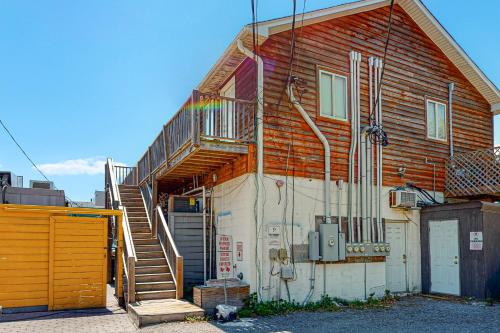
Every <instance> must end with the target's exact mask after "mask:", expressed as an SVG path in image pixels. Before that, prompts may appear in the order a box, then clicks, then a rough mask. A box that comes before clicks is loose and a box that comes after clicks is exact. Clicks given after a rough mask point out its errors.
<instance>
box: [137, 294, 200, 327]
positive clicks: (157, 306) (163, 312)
mask: <svg viewBox="0 0 500 333" xmlns="http://www.w3.org/2000/svg"><path fill="white" fill-rule="evenodd" d="M128 311H129V315H130V317H131V318H132V321H133V322H134V324H135V325H136V326H137V327H142V326H145V325H151V324H157V323H163V322H167V321H181V320H184V319H186V317H188V316H203V315H205V311H203V309H202V308H200V307H198V306H196V305H194V304H191V303H189V302H187V301H184V300H177V299H162V300H149V301H142V302H136V303H132V304H129V305H128Z"/></svg>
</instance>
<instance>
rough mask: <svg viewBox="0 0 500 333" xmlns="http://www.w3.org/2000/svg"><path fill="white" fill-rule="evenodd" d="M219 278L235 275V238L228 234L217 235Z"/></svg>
mask: <svg viewBox="0 0 500 333" xmlns="http://www.w3.org/2000/svg"><path fill="white" fill-rule="evenodd" d="M216 243H217V278H227V277H232V276H233V239H232V237H231V236H228V235H217V237H216Z"/></svg>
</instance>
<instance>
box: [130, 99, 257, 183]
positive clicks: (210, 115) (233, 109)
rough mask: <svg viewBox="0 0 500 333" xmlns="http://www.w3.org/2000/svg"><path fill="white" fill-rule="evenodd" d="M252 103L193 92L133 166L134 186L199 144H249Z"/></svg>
mask: <svg viewBox="0 0 500 333" xmlns="http://www.w3.org/2000/svg"><path fill="white" fill-rule="evenodd" d="M254 127H255V103H254V102H252V101H246V100H241V99H235V98H229V97H223V96H216V95H209V94H203V93H200V92H198V91H196V90H195V91H193V93H192V95H191V96H190V97H189V99H188V100H187V101H186V102H185V103H184V104H183V105H182V107H181V108H180V110H179V111H178V112H177V113H176V114H175V115H174V116H173V117H172V119H170V121H169V122H168V123H167V124H165V125H164V126H163V127H162V130H161V132H160V133H159V134H158V135H157V136H156V138H155V140H154V141H153V143H152V144H151V146H149V148H148V150H147V151H146V152H145V153H144V155H143V156H142V157H141V159H140V160H139V162H138V163H137V168H138V170H137V178H138V182H139V183H141V182H144V181H145V180H147V179H149V176H150V174H151V173H154V171H155V170H157V169H158V168H160V167H161V166H162V165H164V163H165V162H168V161H169V160H170V159H172V158H174V157H175V156H177V155H178V154H179V152H181V151H182V150H183V148H184V147H186V146H187V145H199V144H200V140H218V141H221V142H233V143H249V142H253V140H254V133H255V130H254Z"/></svg>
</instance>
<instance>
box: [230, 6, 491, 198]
mask: <svg viewBox="0 0 500 333" xmlns="http://www.w3.org/2000/svg"><path fill="white" fill-rule="evenodd" d="M388 15H389V8H388V7H386V8H380V9H377V10H374V11H371V12H368V13H361V14H356V15H351V16H347V17H342V18H337V19H334V20H330V21H326V22H323V23H318V24H314V25H311V26H307V27H304V28H303V29H297V32H296V33H297V49H296V59H297V60H296V63H295V65H294V67H293V74H294V75H296V76H297V77H299V78H300V80H301V102H302V105H303V106H304V108H305V109H306V111H307V112H308V113H309V114H310V115H311V117H312V118H313V119H314V120H315V122H316V123H317V124H318V126H319V127H320V129H321V130H322V131H323V132H324V133H325V135H326V136H327V138H328V139H329V141H330V144H331V146H332V179H339V178H342V179H344V180H347V177H348V153H349V145H350V122H342V121H335V120H330V119H327V118H324V117H318V113H319V111H318V103H317V98H318V96H317V89H318V87H317V66H323V67H327V68H331V69H332V71H334V72H339V73H344V74H348V73H349V52H350V51H351V50H356V51H358V52H361V53H362V56H363V61H362V65H361V108H362V125H366V124H367V117H368V108H369V106H368V65H367V59H368V57H369V56H377V57H382V55H383V48H384V43H385V38H386V29H387V20H388ZM393 22H394V23H393V32H392V35H391V43H390V46H389V52H388V55H387V62H386V63H387V67H386V70H385V78H384V81H385V82H384V89H383V119H384V127H385V129H386V131H387V134H388V135H389V142H390V145H389V146H388V147H387V148H386V149H384V176H383V177H384V179H383V182H384V185H386V186H393V185H400V184H403V183H405V182H407V181H411V182H414V183H415V184H417V185H420V186H422V187H424V188H427V189H432V178H433V173H432V165H426V164H425V157H428V158H429V159H430V160H432V161H436V162H437V166H436V167H437V174H436V177H437V189H438V190H443V188H444V162H445V160H446V159H447V157H448V154H449V142H445V143H441V142H436V141H432V140H429V139H427V138H426V122H425V98H426V97H431V98H437V99H439V100H444V101H446V100H447V94H448V82H454V83H455V93H454V105H453V109H454V110H453V124H454V136H453V137H454V145H455V149H456V151H463V150H470V149H481V148H485V147H490V146H491V145H492V115H491V113H490V111H489V110H490V107H489V105H488V103H487V102H486V100H485V99H484V98H483V97H482V96H481V95H480V94H479V92H478V91H477V90H476V89H475V88H474V87H473V86H472V85H471V84H470V83H469V82H468V81H467V80H466V79H465V77H464V76H463V75H462V74H461V73H460V72H459V71H458V69H457V68H456V67H455V66H454V65H453V64H452V63H451V62H450V61H449V60H448V59H447V58H446V57H445V55H444V54H443V53H442V52H441V51H440V50H439V49H438V47H437V46H436V45H434V44H433V42H432V41H431V40H430V39H429V38H428V37H427V36H426V35H425V34H424V33H423V31H422V30H421V29H420V28H419V27H418V26H417V25H416V23H415V22H413V20H412V19H411V18H410V17H409V16H408V15H406V13H404V11H403V10H402V9H401V8H400V7H399V6H396V7H395V12H394V21H393ZM289 45H290V32H283V33H280V34H276V35H273V36H271V37H270V38H269V39H268V40H267V41H266V42H265V43H264V44H263V45H262V47H261V54H262V57H263V60H264V67H265V73H264V80H265V81H264V82H265V83H264V84H265V89H264V91H265V96H264V101H265V118H264V124H265V125H264V126H265V130H264V131H265V132H264V135H265V138H264V140H265V150H264V157H265V162H264V164H265V165H264V172H266V173H273V174H284V173H285V165H286V160H287V155H288V147H289V145H292V144H293V149H292V152H291V157H290V161H289V162H290V163H289V165H290V168H292V167H295V174H296V175H298V176H303V177H311V178H322V177H323V149H322V145H321V144H320V142H319V140H318V139H317V138H316V137H315V136H314V134H313V133H312V131H311V130H310V129H309V127H308V126H307V125H306V123H305V122H304V121H303V120H302V118H301V117H300V115H299V113H298V112H297V111H296V110H291V109H290V107H289V105H288V104H289V103H288V99H287V97H286V95H283V93H284V86H285V82H286V77H287V73H288V62H289V52H290V46H289ZM240 70H241V67H240ZM237 75H238V72H237ZM237 93H238V92H237ZM280 100H281V103H280ZM348 100H349V98H348ZM401 166H402V167H405V168H406V174H405V177H404V178H400V177H399V176H398V175H397V171H398V169H399V167H401Z"/></svg>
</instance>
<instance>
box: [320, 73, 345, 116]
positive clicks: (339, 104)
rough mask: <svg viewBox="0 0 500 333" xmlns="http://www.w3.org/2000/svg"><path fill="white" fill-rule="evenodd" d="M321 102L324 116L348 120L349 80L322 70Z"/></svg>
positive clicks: (321, 111)
mask: <svg viewBox="0 0 500 333" xmlns="http://www.w3.org/2000/svg"><path fill="white" fill-rule="evenodd" d="M319 100H320V101H319V104H320V114H321V115H322V116H324V117H329V118H334V119H340V120H347V78H346V77H345V76H341V75H337V74H333V73H330V72H326V71H323V70H320V71H319Z"/></svg>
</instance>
